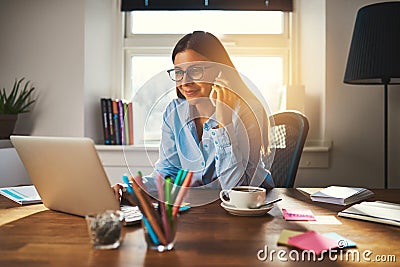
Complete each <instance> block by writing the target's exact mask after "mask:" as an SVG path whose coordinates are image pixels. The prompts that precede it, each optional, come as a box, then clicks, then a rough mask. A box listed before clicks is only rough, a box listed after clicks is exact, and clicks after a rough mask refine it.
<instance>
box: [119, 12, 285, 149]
mask: <svg viewBox="0 0 400 267" xmlns="http://www.w3.org/2000/svg"><path fill="white" fill-rule="evenodd" d="M289 16H290V13H286V12H280V11H211V10H208V11H204V10H203V11H132V12H127V13H125V38H124V43H123V51H124V58H125V64H124V90H123V93H124V96H123V97H124V98H126V99H132V100H133V102H135V98H136V97H138V98H140V107H138V109H139V110H137V114H142V115H143V114H148V115H147V116H145V118H144V117H142V116H138V117H139V118H137V117H135V115H134V120H135V123H134V125H135V142H136V144H143V143H147V142H156V143H157V142H158V141H159V139H160V135H161V132H160V127H161V122H162V117H161V116H162V112H163V110H164V108H165V104H166V103H168V101H169V100H170V99H171V98H172V97H174V92H173V91H171V90H170V91H168V92H165V93H164V94H163V96H164V97H165V99H164V100H160V99H159V95H157V94H156V95H154V92H146V94H147V97H139V96H138V94H141V93H142V94H143V92H139V91H140V89H141V88H143V87H142V86H143V85H144V84H145V83H146V82H147V81H149V79H150V78H152V77H154V76H156V75H161V74H160V73H164V72H165V71H166V70H167V69H170V68H171V67H172V65H173V64H172V60H171V52H172V49H173V47H174V46H175V44H176V42H177V41H178V40H179V39H180V38H181V37H182V36H183V35H184V34H186V33H189V32H193V31H194V30H204V31H208V32H211V33H213V34H214V35H216V36H217V37H219V39H220V40H221V41H222V43H223V44H224V46H225V48H226V49H227V51H228V53H229V54H230V56H231V58H232V61H233V63H234V64H235V66H236V68H237V69H238V70H239V72H240V73H241V74H243V75H244V76H245V77H247V78H248V79H249V80H250V81H251V82H252V83H254V84H255V85H256V86H257V88H258V89H259V91H260V92H261V94H262V96H263V97H264V99H265V100H266V101H267V103H268V105H269V108H270V110H271V111H272V112H276V111H279V110H281V109H285V105H286V101H285V96H286V90H285V88H286V85H288V84H289V82H290V81H289V77H291V75H290V69H291V67H290V55H291V51H290V43H291V42H290V35H289V27H290V25H289V21H290V18H289ZM154 17H157V20H153V19H149V18H154ZM216 21H218V23H215V22H216ZM172 87H173V86H172ZM148 90H149V91H151V89H148ZM166 100H168V101H166ZM149 112H151V114H149ZM143 129H144V131H143Z"/></svg>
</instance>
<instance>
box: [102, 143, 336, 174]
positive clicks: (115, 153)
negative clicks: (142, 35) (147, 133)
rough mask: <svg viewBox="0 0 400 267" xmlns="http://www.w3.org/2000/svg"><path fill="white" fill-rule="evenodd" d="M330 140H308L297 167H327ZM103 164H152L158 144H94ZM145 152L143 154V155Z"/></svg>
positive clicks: (154, 160) (155, 158) (330, 145)
mask: <svg viewBox="0 0 400 267" xmlns="http://www.w3.org/2000/svg"><path fill="white" fill-rule="evenodd" d="M331 148H332V142H330V141H309V142H307V143H306V144H305V146H304V149H303V154H302V156H301V158H300V164H299V168H307V169H311V168H329V154H330V150H331ZM96 149H97V151H98V152H99V155H100V158H101V160H102V162H103V164H104V166H125V159H126V158H127V159H134V160H135V162H134V163H133V162H129V163H130V164H132V165H134V166H135V167H136V166H149V165H150V166H152V165H153V164H154V163H155V162H156V161H157V159H158V145H148V146H144V145H127V146H117V145H96ZM144 153H145V156H144Z"/></svg>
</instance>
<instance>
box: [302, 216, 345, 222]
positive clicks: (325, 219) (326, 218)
mask: <svg viewBox="0 0 400 267" xmlns="http://www.w3.org/2000/svg"><path fill="white" fill-rule="evenodd" d="M314 217H315V221H310V223H311V224H342V223H341V222H340V221H339V220H338V219H337V218H336V217H335V216H333V215H328V216H314Z"/></svg>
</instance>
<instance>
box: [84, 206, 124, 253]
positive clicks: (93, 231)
mask: <svg viewBox="0 0 400 267" xmlns="http://www.w3.org/2000/svg"><path fill="white" fill-rule="evenodd" d="M123 218H124V216H123V213H122V212H121V211H119V210H108V211H105V212H104V213H99V214H89V215H86V216H85V219H86V223H87V226H88V230H89V236H90V240H91V243H92V245H93V247H94V248H96V249H115V248H118V247H119V245H120V243H121V228H122V221H123Z"/></svg>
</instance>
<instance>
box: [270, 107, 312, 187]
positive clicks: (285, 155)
mask: <svg viewBox="0 0 400 267" xmlns="http://www.w3.org/2000/svg"><path fill="white" fill-rule="evenodd" d="M272 117H273V119H274V125H275V126H273V127H272V129H271V133H272V138H271V148H275V156H274V160H273V162H272V167H271V175H272V179H273V181H274V183H275V187H285V188H292V187H293V185H294V181H295V178H296V174H297V169H298V166H299V162H300V157H301V154H302V152H303V147H304V143H305V141H306V138H307V134H308V129H309V124H308V119H307V118H306V117H305V116H304V115H303V114H301V113H300V112H298V111H285V112H280V113H276V114H274V115H272Z"/></svg>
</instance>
